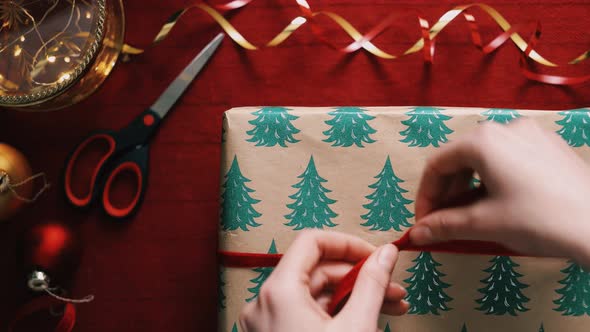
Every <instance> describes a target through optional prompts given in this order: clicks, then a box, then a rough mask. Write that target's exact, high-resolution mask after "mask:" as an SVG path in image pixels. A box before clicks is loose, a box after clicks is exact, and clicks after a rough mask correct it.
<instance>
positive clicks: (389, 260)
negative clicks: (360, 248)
mask: <svg viewBox="0 0 590 332" xmlns="http://www.w3.org/2000/svg"><path fill="white" fill-rule="evenodd" d="M380 250H381V251H380V252H379V256H377V262H378V263H379V265H381V266H382V267H383V269H385V270H386V271H388V272H391V270H393V265H394V263H395V255H396V249H395V247H394V246H393V245H391V244H386V245H384V246H383V247H381V249H380Z"/></svg>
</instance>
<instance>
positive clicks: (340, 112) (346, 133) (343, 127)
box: [324, 107, 377, 148]
mask: <svg viewBox="0 0 590 332" xmlns="http://www.w3.org/2000/svg"><path fill="white" fill-rule="evenodd" d="M328 114H329V115H332V116H333V118H332V119H330V120H328V121H325V122H326V124H327V125H329V126H331V128H330V129H328V130H326V131H324V135H326V136H328V138H327V139H325V140H324V142H328V143H332V146H344V147H346V146H351V145H353V144H355V145H356V146H358V147H361V148H362V147H363V142H365V143H373V142H375V140H374V139H372V138H371V136H370V135H371V134H374V133H376V132H377V131H376V130H375V129H373V128H372V127H371V126H370V125H369V123H368V121H370V120H373V119H375V117H374V116H371V115H368V114H366V113H365V110H363V109H360V108H358V107H339V108H337V109H336V110H335V111H333V112H330V113H328Z"/></svg>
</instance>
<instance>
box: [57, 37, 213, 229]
mask: <svg viewBox="0 0 590 332" xmlns="http://www.w3.org/2000/svg"><path fill="white" fill-rule="evenodd" d="M222 40H223V33H220V34H218V35H217V36H216V37H215V38H213V40H212V41H211V42H209V44H207V46H205V48H203V50H202V51H201V52H200V53H199V54H198V55H197V56H196V57H195V58H194V59H193V60H192V61H191V63H190V64H188V66H186V68H184V70H183V71H182V72H181V73H180V74H179V75H178V77H176V79H175V80H174V81H173V82H172V83H171V84H170V85H169V86H168V88H166V90H165V91H164V92H163V93H162V94H161V95H160V97H159V98H158V100H156V102H155V103H154V104H153V105H152V106H150V107H149V108H148V109H147V110H145V111H144V112H143V113H141V114H140V115H139V116H138V117H137V118H135V119H134V120H133V121H132V122H131V123H130V124H129V125H127V126H126V127H124V128H123V129H121V130H119V131H114V130H101V131H98V132H95V133H93V134H91V135H90V136H89V137H87V138H86V139H84V140H83V141H82V142H81V143H80V144H78V145H77V146H76V148H75V149H74V151H73V152H72V153H71V154H70V157H69V158H68V160H67V161H66V168H65V172H64V173H65V174H64V177H63V179H64V189H65V194H66V199H67V200H68V201H69V202H70V203H71V204H72V205H73V206H75V207H79V208H86V207H88V206H90V204H91V203H92V202H93V201H94V200H95V199H96V197H97V196H98V195H100V196H101V201H102V207H103V208H104V211H105V212H106V213H107V214H108V215H109V216H111V217H113V218H125V217H128V216H130V215H133V214H134V213H135V212H136V211H137V208H138V207H139V205H140V204H141V202H142V200H143V196H144V193H145V189H146V185H147V178H148V176H147V175H148V157H149V153H148V152H149V145H148V142H149V140H150V139H151V138H152V136H153V135H154V133H155V131H156V129H157V128H158V126H159V124H160V123H161V122H162V120H163V119H164V117H165V116H166V114H167V113H168V112H169V111H170V110H171V109H172V107H173V106H174V104H175V103H176V101H177V100H178V99H179V98H180V96H181V95H182V94H183V93H184V91H185V90H186V88H187V87H188V86H189V84H190V83H191V82H192V81H193V79H194V78H195V77H196V76H197V74H198V73H199V72H200V71H201V69H203V67H204V66H205V64H206V63H207V62H208V60H209V59H210V58H211V56H212V55H213V53H214V52H215V50H216V49H217V48H218V47H219V45H220V44H221V41H222ZM105 143H106V146H107V149H106V150H107V151H106V153H104V154H102V155H101V156H100V158H99V160H98V162H97V163H96V164H95V165H94V168H93V171H92V173H91V176H90V177H87V178H86V179H80V181H88V182H89V186H88V187H87V188H88V189H87V190H85V191H86V192H85V193H83V194H79V193H75V192H74V188H73V180H72V179H73V176H72V173H73V172H75V171H76V163H77V162H78V161H79V159H80V156H81V155H82V154H83V153H84V152H88V151H87V150H88V149H90V146H92V145H96V144H101V145H103V146H104V144H105ZM97 159H98V158H97ZM126 172H130V173H131V175H132V177H133V178H134V180H135V181H136V186H135V188H134V190H135V192H134V194H133V195H134V196H133V198H132V199H131V201H130V202H129V203H128V204H125V205H126V206H123V207H117V206H115V205H114V204H113V202H112V201H111V190H112V188H111V187H112V185H113V180H114V179H115V178H117V177H118V176H120V175H122V174H123V173H126ZM97 183H100V185H98V186H97Z"/></svg>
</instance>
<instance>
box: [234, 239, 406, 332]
mask: <svg viewBox="0 0 590 332" xmlns="http://www.w3.org/2000/svg"><path fill="white" fill-rule="evenodd" d="M397 254H398V251H397V249H396V248H395V246H393V245H391V244H387V245H385V246H383V247H380V248H378V249H376V250H375V247H373V246H372V245H371V244H369V243H368V242H365V241H363V240H361V239H359V238H357V237H354V236H351V235H346V234H343V233H336V232H322V231H308V232H304V233H303V234H301V235H300V236H298V237H297V239H296V240H295V241H294V242H293V244H292V245H291V247H290V248H289V250H288V251H287V252H286V253H285V255H284V256H283V258H282V259H281V261H280V262H279V264H278V265H277V267H276V268H275V269H274V271H273V272H272V273H271V275H270V276H269V277H268V279H267V280H266V281H265V283H264V284H263V285H262V287H261V289H260V293H259V295H258V298H257V299H256V301H255V302H251V303H249V304H247V305H246V306H245V307H244V308H243V310H242V312H241V315H240V325H241V327H242V330H243V331H246V332H265V331H269V332H276V331H280V332H291V331H293V332H295V331H296V332H300V331H314V332H315V331H334V332H341V331H352V332H360V331H363V332H364V331H367V332H375V331H377V319H378V317H379V312H383V313H387V314H390V315H401V314H404V313H405V312H406V311H407V309H408V306H409V305H408V303H407V302H405V301H403V298H404V297H405V295H406V290H405V289H404V288H403V287H402V286H400V285H398V284H395V283H392V282H391V281H390V278H391V273H392V271H393V267H394V265H395V263H396V261H397ZM369 255H371V256H370V257H369V258H368V259H367V261H366V263H365V264H364V265H363V267H362V269H361V271H360V273H359V276H358V279H357V281H356V283H355V285H354V288H353V291H352V294H351V295H350V298H349V300H348V302H347V303H346V305H345V306H344V307H343V308H342V310H341V311H340V312H339V313H338V314H337V315H336V316H335V317H330V315H328V313H327V312H326V307H327V305H328V302H329V301H330V290H331V289H330V287H331V286H334V285H335V284H336V283H337V282H338V281H339V280H340V279H342V278H343V277H344V275H345V274H346V273H347V272H348V271H349V270H350V269H352V267H353V264H354V263H355V262H357V261H359V260H361V259H363V258H365V257H367V256H369Z"/></svg>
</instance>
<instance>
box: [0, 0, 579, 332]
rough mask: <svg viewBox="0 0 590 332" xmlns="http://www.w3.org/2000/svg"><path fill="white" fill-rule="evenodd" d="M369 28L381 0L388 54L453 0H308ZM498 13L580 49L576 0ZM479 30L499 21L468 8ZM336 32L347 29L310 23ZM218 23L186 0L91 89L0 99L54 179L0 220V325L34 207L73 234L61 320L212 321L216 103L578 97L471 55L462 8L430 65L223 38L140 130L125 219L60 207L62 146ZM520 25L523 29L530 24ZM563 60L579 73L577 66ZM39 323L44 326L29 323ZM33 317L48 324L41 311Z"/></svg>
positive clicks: (193, 48)
mask: <svg viewBox="0 0 590 332" xmlns="http://www.w3.org/2000/svg"><path fill="white" fill-rule="evenodd" d="M190 3H191V1H182V0H173V1H157V0H142V1H139V0H129V1H126V3H125V5H126V18H127V35H126V40H127V42H129V43H132V44H133V45H137V46H140V47H143V46H147V45H148V44H149V42H150V41H151V40H152V38H153V37H154V35H155V34H156V33H157V31H158V30H159V28H160V26H161V24H162V23H163V22H164V21H165V20H166V18H167V17H168V15H169V14H170V13H172V12H173V11H175V10H176V9H178V8H181V7H183V6H185V5H188V4H190ZM310 3H311V5H312V8H313V9H315V10H321V9H325V10H331V11H334V12H337V13H339V14H341V15H343V16H344V17H346V18H348V19H349V20H350V21H351V22H352V23H353V24H354V25H355V26H356V27H357V28H358V29H360V30H361V31H368V29H369V28H370V27H372V26H373V25H375V24H376V23H377V22H378V21H379V20H380V19H382V18H384V17H385V16H386V14H387V13H389V12H391V11H395V12H397V13H399V21H398V22H397V24H396V25H395V27H393V28H392V29H389V30H388V31H387V32H385V33H384V34H383V35H381V36H380V37H378V38H377V39H376V40H375V43H376V44H377V45H379V46H381V47H382V48H383V49H385V50H388V51H391V52H396V53H399V52H400V51H401V50H404V49H406V48H407V47H409V46H410V45H411V44H413V42H414V41H415V40H416V39H417V38H419V36H420V30H419V27H418V21H417V18H416V14H417V13H420V14H421V15H423V17H424V18H426V19H428V20H429V21H430V22H431V24H432V23H433V22H434V21H436V19H438V18H439V17H440V15H442V13H444V12H445V11H447V10H449V9H450V8H451V7H452V5H457V4H462V3H460V2H459V3H458V2H456V1H452V2H451V1H442V2H439V1H427V0H422V1H405V2H399V1H383V0H381V1H380V0H371V1H360V0H359V1H352V0H335V1H313V0H311V1H310ZM489 4H491V5H493V6H494V7H495V8H497V9H498V10H499V11H500V12H501V13H503V14H504V16H505V17H506V18H507V19H508V20H509V21H510V22H512V23H518V22H531V21H535V20H540V21H541V22H542V23H543V35H542V37H541V41H540V43H539V45H538V50H539V52H540V53H541V54H543V55H545V56H546V57H547V58H549V59H552V60H554V61H557V62H565V61H567V60H569V59H571V58H573V57H574V56H577V55H579V54H580V53H581V52H583V51H585V50H586V49H587V48H590V33H588V31H590V20H589V19H588V15H589V14H590V5H588V4H586V3H585V1H568V2H565V3H564V2H561V1H551V2H547V3H539V2H538V1H521V2H518V4H516V3H515V2H514V1H490V2H489ZM473 12H474V13H475V14H476V17H478V18H481V19H480V22H481V26H482V32H483V33H484V36H487V37H488V39H489V38H490V37H491V36H493V35H494V36H495V35H496V34H497V33H498V32H499V29H498V27H497V26H495V25H494V24H493V23H492V21H491V20H490V19H489V18H487V16H485V15H484V14H483V12H481V11H478V10H476V11H473ZM298 14H299V11H298V8H297V7H296V5H295V1H291V0H279V1H271V0H255V1H253V2H252V3H251V4H250V5H248V6H247V7H246V8H244V9H242V10H240V11H237V12H235V13H232V14H231V15H230V17H231V22H232V23H233V24H234V25H235V26H236V27H237V28H238V30H240V31H241V32H242V34H243V35H244V36H245V37H246V38H248V39H250V41H252V42H254V43H255V44H262V43H263V42H266V41H268V40H270V39H271V38H272V37H273V36H274V35H275V34H276V33H278V32H279V31H280V30H281V29H282V28H283V27H284V26H285V25H286V24H287V23H288V22H290V21H291V20H292V19H293V18H294V17H295V16H297V15H298ZM321 23H322V24H325V26H326V27H327V28H328V31H329V33H331V34H332V35H333V38H334V40H335V41H337V42H339V43H341V44H342V45H345V44H346V42H347V41H349V39H348V38H347V37H346V36H345V35H344V34H343V33H342V31H341V30H338V29H337V28H336V26H335V25H334V24H332V23H330V22H328V21H321ZM218 31H220V29H219V27H218V26H217V25H216V24H215V23H214V22H213V20H212V19H211V18H210V17H208V16H206V15H205V14H203V13H202V12H200V11H198V10H194V11H192V12H190V13H188V14H187V15H186V16H185V17H183V18H182V20H181V22H180V23H179V24H178V25H177V27H176V28H175V29H174V30H173V32H172V34H171V35H170V38H168V39H167V40H165V41H164V42H162V43H161V44H159V45H158V46H157V47H154V48H153V49H149V50H148V51H147V52H146V54H145V55H142V56H138V57H136V58H134V59H133V60H132V62H130V63H119V64H117V66H116V67H115V69H114V71H113V73H112V76H111V77H110V78H109V79H108V80H107V81H106V82H105V84H104V85H103V86H102V88H101V89H100V90H99V91H98V92H97V93H96V94H94V95H93V96H92V97H90V98H89V99H87V100H85V101H83V102H81V103H80V104H78V105H76V106H74V107H71V108H69V109H65V110H61V111H57V112H50V113H22V112H16V111H12V110H1V111H0V140H1V141H3V142H6V143H9V144H11V145H13V146H15V147H17V148H18V149H20V150H21V151H23V152H24V153H25V154H26V156H28V158H29V159H30V162H31V164H32V166H33V168H34V170H35V171H44V172H46V173H47V174H48V176H49V179H50V180H51V182H52V183H53V184H54V186H53V188H52V189H51V191H50V192H49V193H48V194H47V195H44V196H43V198H42V199H41V200H40V201H38V202H37V203H35V204H34V205H32V206H30V207H28V208H27V209H26V210H25V211H23V212H22V213H20V214H19V215H18V216H17V217H15V218H13V219H12V220H11V221H10V222H8V223H4V224H2V225H0V264H1V265H0V266H1V268H0V271H1V273H0V285H2V287H1V288H2V290H1V291H0V293H1V294H2V295H1V296H0V323H1V324H0V329H4V326H5V324H6V322H7V321H8V320H9V319H10V317H12V315H13V314H14V312H15V310H16V308H17V307H18V305H20V304H22V303H23V301H25V299H26V297H25V295H26V292H25V290H24V282H23V280H22V278H20V277H19V274H18V273H17V271H16V269H15V266H16V258H15V250H14V247H15V246H16V242H17V240H16V238H17V236H16V234H18V233H19V232H21V231H23V230H25V229H26V228H28V227H31V225H33V224H35V223H38V222H40V221H43V220H49V219H56V220H63V221H65V222H67V223H69V224H70V225H73V227H74V228H75V229H76V230H77V231H79V232H80V235H81V238H82V239H83V242H84V253H83V257H82V262H81V265H80V267H79V269H78V270H77V271H76V272H75V276H74V283H73V285H72V286H71V293H72V294H73V295H76V296H83V295H86V294H89V293H92V294H94V295H95V296H96V299H95V300H94V301H93V302H92V303H90V304H85V305H80V306H79V307H78V314H79V319H78V323H77V326H76V328H75V331H101V332H102V331H176V332H180V331H214V330H215V329H216V315H217V299H216V297H217V262H216V249H217V227H218V211H219V202H218V197H219V160H220V132H221V117H222V113H223V112H224V111H225V110H227V109H229V108H231V107H235V106H247V105H286V106H289V105H293V106H335V105H363V106H371V105H375V106H378V105H440V106H478V107H503V108H527V109H547V110H555V109H568V108H577V107H584V106H590V94H589V93H588V92H590V89H589V87H590V85H588V84H585V85H580V86H575V87H560V86H550V85H544V84H540V83H535V82H531V81H527V80H526V79H525V78H524V77H523V76H522V75H521V74H520V73H519V68H518V52H517V50H516V48H515V47H514V46H513V45H508V44H507V45H505V46H504V47H502V48H501V49H500V50H499V51H498V52H497V53H495V54H492V55H490V56H483V55H482V54H481V53H480V52H479V51H478V50H477V49H476V48H475V47H473V45H472V44H471V42H470V36H469V32H468V29H467V25H466V24H465V22H464V21H463V20H462V19H461V20H458V21H457V22H456V23H453V24H452V25H450V26H449V28H448V29H446V30H445V31H444V32H443V33H441V35H440V36H439V38H438V39H437V52H436V55H435V62H434V65H432V66H431V67H428V66H425V65H424V64H423V61H422V55H421V54H416V55H411V56H407V57H404V58H401V59H398V60H393V61H389V60H382V59H378V58H376V57H374V56H372V55H369V54H367V53H365V52H358V53H356V54H353V55H343V54H341V53H338V52H336V51H334V50H333V49H331V48H329V47H327V46H325V45H324V44H322V43H320V42H319V41H318V39H316V38H314V37H313V36H312V34H311V31H310V29H309V27H303V28H302V29H300V30H299V31H297V32H296V33H295V34H294V35H293V36H292V37H291V38H289V40H288V41H287V42H285V43H284V44H282V45H281V46H280V47H277V48H272V49H262V50H258V51H245V50H243V49H241V48H239V47H238V46H237V45H235V44H233V43H232V42H231V41H230V40H229V39H227V40H225V41H224V42H223V44H222V45H221V47H220V49H219V50H218V53H217V54H216V55H215V56H214V58H213V59H212V60H211V62H210V63H209V64H208V66H207V67H206V68H205V69H204V70H203V72H202V73H201V75H200V76H199V77H198V79H197V80H196V81H195V82H194V84H193V85H192V86H191V87H190V88H189V90H188V91H187V93H186V94H185V96H184V97H183V98H182V100H181V102H180V103H179V105H178V106H177V107H176V109H175V111H174V112H173V113H172V114H171V115H170V116H169V117H168V119H166V122H165V123H164V124H163V125H162V127H161V130H160V132H159V134H158V135H157V136H156V137H155V139H154V140H153V141H152V144H151V159H150V177H149V182H150V186H149V189H148V191H147V195H146V198H145V202H144V205H143V207H142V209H141V210H140V211H139V213H138V214H137V216H136V217H135V219H134V220H133V221H131V222H129V223H128V224H125V225H120V226H121V227H115V226H113V222H112V221H111V220H108V219H107V218H105V217H104V215H103V214H102V213H101V212H100V210H99V209H97V208H94V209H92V210H90V211H89V212H87V213H80V212H77V211H73V210H72V209H71V208H70V207H69V206H68V205H67V204H66V203H65V201H64V198H63V196H62V194H61V191H60V188H59V176H60V171H61V168H62V167H63V162H64V159H65V158H66V156H67V154H68V152H69V151H70V149H72V148H73V146H74V145H75V144H76V143H77V142H78V141H79V140H80V139H81V138H82V137H83V136H85V135H87V134H88V133H89V132H90V131H92V130H94V129H97V128H120V127H121V126H123V125H125V124H126V123H127V122H128V121H130V120H131V119H132V118H133V117H134V116H136V115H137V114H138V113H140V112H141V111H142V110H143V109H144V108H145V107H147V106H149V105H150V104H151V103H152V102H153V101H154V99H155V98H156V97H157V96H158V95H159V93H160V92H161V91H163V90H164V88H165V87H166V86H167V84H168V83H169V82H170V81H171V80H172V79H173V78H174V77H175V76H176V74H177V73H178V72H179V71H180V70H181V69H182V68H183V67H184V66H185V64H186V63H188V62H189V61H190V59H191V58H192V57H193V56H194V55H195V54H196V53H197V52H198V50H200V48H202V47H203V46H204V45H205V44H206V42H208V41H209V40H210V39H211V38H212V37H213V36H214V35H215V34H216V33H217V32H218ZM529 31H532V28H529ZM576 71H577V72H579V73H582V72H586V73H588V72H590V66H589V65H582V66H578V67H577V69H576ZM41 325H43V324H41ZM39 331H50V327H49V326H48V324H47V323H46V324H45V328H44V329H39Z"/></svg>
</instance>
